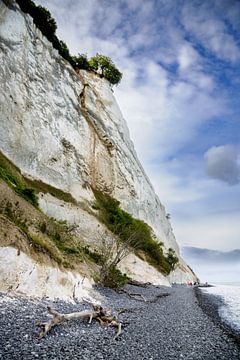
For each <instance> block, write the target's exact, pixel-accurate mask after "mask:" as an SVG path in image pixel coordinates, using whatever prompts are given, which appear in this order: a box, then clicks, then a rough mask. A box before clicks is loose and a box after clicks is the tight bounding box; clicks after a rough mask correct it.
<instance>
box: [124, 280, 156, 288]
mask: <svg viewBox="0 0 240 360" xmlns="http://www.w3.org/2000/svg"><path fill="white" fill-rule="evenodd" d="M128 284H129V285H134V286H139V287H143V288H146V287H148V286H149V285H151V283H150V282H145V283H142V282H140V281H137V280H132V279H131V280H128Z"/></svg>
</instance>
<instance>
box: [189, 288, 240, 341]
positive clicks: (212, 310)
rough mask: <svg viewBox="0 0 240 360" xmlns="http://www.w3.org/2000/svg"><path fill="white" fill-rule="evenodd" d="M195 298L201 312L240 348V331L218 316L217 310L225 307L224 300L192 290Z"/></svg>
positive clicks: (196, 289) (199, 290)
mask: <svg viewBox="0 0 240 360" xmlns="http://www.w3.org/2000/svg"><path fill="white" fill-rule="evenodd" d="M194 291H195V295H196V298H197V300H198V303H199V306H200V307H201V308H202V310H203V311H204V312H205V313H206V314H207V315H208V316H209V317H210V318H211V319H212V320H213V322H214V323H215V324H216V325H217V326H219V327H220V328H221V329H222V330H223V331H224V332H225V333H226V334H227V335H228V336H229V337H230V338H231V339H233V340H234V341H235V342H236V343H237V345H239V346H240V330H238V329H236V328H235V327H234V326H231V325H230V324H229V322H227V321H226V320H224V318H223V317H221V315H220V314H219V308H220V307H221V306H226V304H225V302H224V300H223V299H222V298H221V296H219V295H214V294H209V293H207V292H204V291H202V290H201V288H198V287H196V288H194Z"/></svg>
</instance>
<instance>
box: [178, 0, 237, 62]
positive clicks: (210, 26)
mask: <svg viewBox="0 0 240 360" xmlns="http://www.w3.org/2000/svg"><path fill="white" fill-rule="evenodd" d="M195 5H196V4H191V5H189V4H188V5H187V6H185V7H183V11H182V14H183V16H182V22H183V25H184V26H185V29H186V30H187V31H188V32H190V33H192V34H193V35H194V36H195V38H196V39H197V41H199V42H200V43H201V44H202V45H203V46H204V47H205V48H206V49H208V50H210V51H211V52H213V53H214V54H215V55H216V56H217V57H219V58H221V59H223V60H227V61H232V62H235V61H239V60H240V49H239V47H238V44H237V41H236V40H235V39H234V36H233V35H232V34H230V33H229V31H228V28H227V26H226V24H225V23H224V22H223V21H222V20H220V19H219V18H217V16H216V14H215V13H214V11H213V3H211V2H209V4H207V3H205V2H203V4H202V6H198V8H197V9H196V7H195ZM211 6H212V8H211Z"/></svg>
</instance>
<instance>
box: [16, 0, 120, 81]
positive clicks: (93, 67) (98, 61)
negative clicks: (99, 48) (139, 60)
mask: <svg viewBox="0 0 240 360" xmlns="http://www.w3.org/2000/svg"><path fill="white" fill-rule="evenodd" d="M16 2H17V3H18V5H19V6H20V8H21V10H22V11H23V12H25V13H27V14H29V15H31V16H32V18H33V22H34V24H35V25H36V26H37V27H38V28H39V30H41V32H42V34H43V35H44V36H46V37H47V39H48V40H49V41H50V42H51V43H52V45H53V47H54V48H55V49H57V50H58V52H59V54H60V55H61V56H62V57H63V58H64V59H66V60H67V61H68V62H69V63H70V64H71V65H72V66H73V68H74V69H84V70H89V71H93V72H95V73H98V74H100V76H102V77H104V78H105V79H107V80H108V81H109V82H110V83H111V84H112V85H117V84H119V83H120V81H121V79H122V73H121V72H120V71H119V70H118V69H117V68H116V66H115V65H114V63H113V62H112V60H111V59H110V58H109V57H107V56H105V55H100V54H96V55H95V56H93V57H92V58H91V59H90V60H88V58H87V55H86V54H79V55H78V56H72V55H71V54H70V52H69V49H68V47H67V45H66V44H65V42H64V41H62V40H59V39H58V37H57V36H56V30H57V23H56V21H55V19H54V18H53V17H52V15H51V13H50V11H49V10H47V9H46V8H44V7H43V6H40V5H38V6H37V5H35V3H34V2H33V1H32V0H16Z"/></svg>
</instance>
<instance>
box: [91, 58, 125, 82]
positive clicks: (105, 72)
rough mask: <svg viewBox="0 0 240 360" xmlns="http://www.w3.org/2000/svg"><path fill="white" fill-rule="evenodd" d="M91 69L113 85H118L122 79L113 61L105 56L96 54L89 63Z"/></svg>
mask: <svg viewBox="0 0 240 360" xmlns="http://www.w3.org/2000/svg"><path fill="white" fill-rule="evenodd" d="M88 63H89V66H90V69H91V70H93V71H95V72H96V73H98V74H99V75H100V76H101V77H104V78H105V79H107V80H108V81H109V82H110V83H111V84H112V85H117V84H119V83H120V81H121V79H122V73H121V72H120V71H119V70H118V69H117V68H116V66H115V65H114V63H113V61H112V60H111V59H110V58H109V57H108V56H105V55H100V54H96V55H95V56H93V57H92V58H91V59H90V60H89V61H88Z"/></svg>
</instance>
